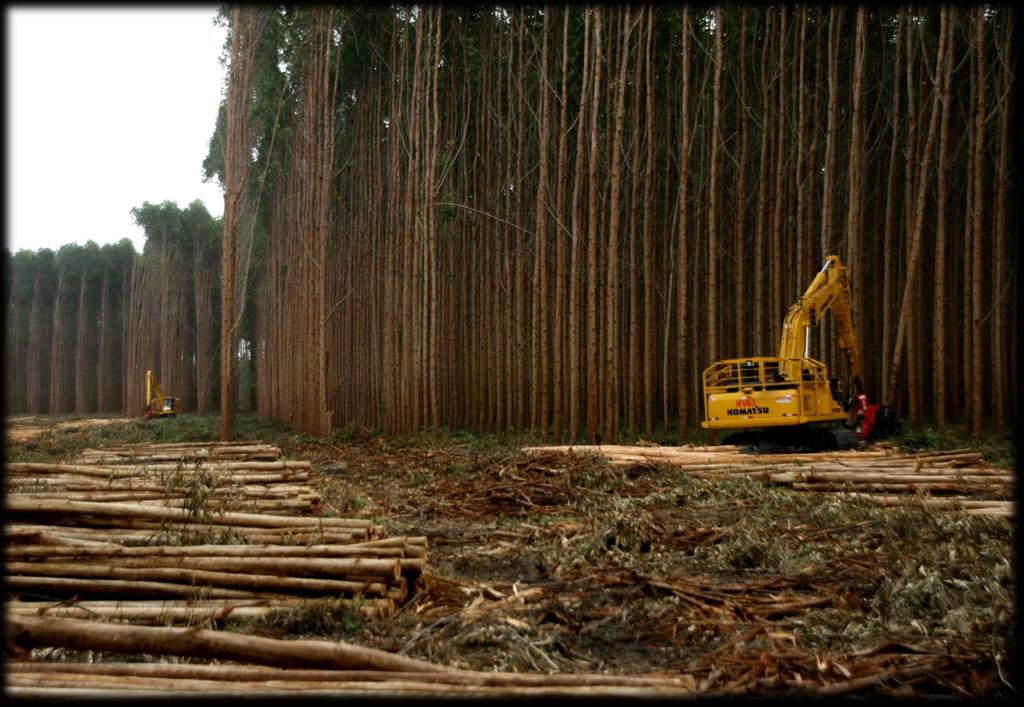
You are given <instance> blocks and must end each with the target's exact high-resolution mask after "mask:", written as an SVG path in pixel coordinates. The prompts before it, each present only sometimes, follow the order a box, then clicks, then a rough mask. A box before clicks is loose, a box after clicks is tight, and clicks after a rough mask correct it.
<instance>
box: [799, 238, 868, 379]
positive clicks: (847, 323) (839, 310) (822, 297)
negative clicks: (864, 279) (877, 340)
mask: <svg viewBox="0 0 1024 707" xmlns="http://www.w3.org/2000/svg"><path fill="white" fill-rule="evenodd" d="M829 310H831V311H832V316H833V317H834V318H835V320H836V324H837V326H838V330H839V348H841V349H842V350H843V353H844V354H845V355H846V358H847V360H848V361H849V362H850V368H851V370H852V373H853V380H854V384H855V386H856V387H857V388H858V389H860V390H863V388H864V367H863V363H862V361H861V352H860V342H859V341H858V340H857V334H856V333H855V332H854V330H853V297H852V295H851V293H850V285H849V280H848V279H847V273H846V267H845V266H844V265H843V264H842V262H840V260H839V257H838V256H835V255H830V256H828V257H827V258H826V260H825V265H824V267H822V269H821V271H820V272H819V273H818V274H817V275H815V277H814V280H812V281H811V284H810V285H809V286H808V287H807V290H806V291H805V292H804V294H803V296H802V297H800V299H798V300H797V301H796V302H795V303H794V304H793V306H792V307H790V308H789V312H788V313H787V314H786V320H785V322H784V324H783V327H782V342H781V343H780V345H779V358H780V359H787V358H810V334H811V327H813V326H816V325H817V324H818V323H819V322H820V321H821V317H822V316H823V315H824V314H825V313H826V312H828V311H829Z"/></svg>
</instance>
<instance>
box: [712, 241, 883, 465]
mask: <svg viewBox="0 0 1024 707" xmlns="http://www.w3.org/2000/svg"><path fill="white" fill-rule="evenodd" d="M828 311H831V312H832V315H833V317H835V320H836V324H837V329H838V333H839V348H841V349H842V350H843V353H845V354H846V357H847V360H848V361H849V362H850V370H851V374H852V384H853V385H852V387H853V390H852V391H851V392H852V393H853V396H852V398H851V400H852V403H849V402H848V401H844V400H843V398H842V395H841V393H840V390H839V381H838V378H835V377H830V376H829V372H828V368H827V367H826V366H825V364H824V363H822V362H821V361H817V360H815V359H813V358H811V353H810V352H811V329H812V328H813V327H814V326H816V325H817V324H818V323H819V322H820V320H821V317H822V315H824V314H825V312H828ZM703 382H704V420H703V422H701V427H703V428H704V429H707V430H712V431H718V430H729V431H732V432H733V434H731V435H730V436H729V437H728V438H726V439H725V440H723V441H724V442H725V443H727V444H736V445H738V446H752V447H756V448H758V449H761V450H764V449H766V448H768V449H771V448H772V447H780V448H791V447H804V448H812V449H836V448H848V447H855V446H857V445H858V444H859V442H860V441H862V440H867V439H870V438H872V435H873V434H874V436H883V434H886V433H889V432H892V431H893V430H894V429H896V428H897V427H898V422H896V420H895V417H894V416H893V415H892V413H891V411H890V410H889V408H888V407H886V406H881V405H868V401H867V396H866V395H865V394H864V393H863V387H864V384H863V365H862V363H861V352H860V343H859V342H858V341H857V336H856V334H855V333H854V330H853V321H852V297H851V294H850V287H849V283H848V281H847V271H846V268H845V267H844V266H843V264H842V263H841V262H840V260H839V258H838V257H837V256H835V255H830V256H828V257H827V258H826V260H825V265H824V267H823V268H822V269H821V271H820V272H819V273H818V274H817V275H816V276H815V277H814V280H813V281H812V282H811V284H810V286H808V288H807V290H806V291H805V292H804V294H803V296H802V297H800V299H798V300H797V301H796V302H795V303H794V304H793V306H792V307H790V309H789V312H788V313H787V314H786V319H785V322H784V325H783V329H782V342H781V344H780V346H779V355H778V356H777V357H774V358H772V357H751V358H737V359H729V360H724V361H717V362H715V363H713V364H711V365H710V366H708V368H706V369H705V370H704V381H703ZM851 417H852V418H853V419H854V420H855V423H856V431H855V430H854V429H850V428H848V427H846V426H845V425H846V423H847V422H848V420H849V419H850V418H851Z"/></svg>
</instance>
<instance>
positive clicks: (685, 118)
mask: <svg viewBox="0 0 1024 707" xmlns="http://www.w3.org/2000/svg"><path fill="white" fill-rule="evenodd" d="M682 33H683V46H682V53H683V68H682V71H683V90H682V96H681V97H680V100H681V102H682V109H681V113H680V121H681V122H682V127H681V130H680V139H679V201H678V204H677V209H678V210H677V212H676V218H677V222H676V228H677V229H678V235H677V239H676V263H675V265H676V267H675V275H676V281H677V282H676V292H677V293H678V294H677V298H678V299H677V301H678V303H679V304H678V310H677V312H676V341H677V346H678V348H677V354H676V375H677V376H678V377H679V378H678V382H677V384H676V396H677V403H676V404H677V405H678V409H679V417H678V425H679V436H680V438H685V437H686V435H687V432H688V429H689V426H690V405H689V398H690V384H691V380H690V378H689V376H688V370H689V366H688V365H687V357H688V354H689V353H690V341H689V321H688V320H689V304H690V303H689V290H688V288H687V279H688V274H687V273H688V270H689V261H688V260H687V247H688V245H689V238H688V230H687V227H688V225H689V217H690V210H689V203H688V187H689V183H690V52H691V49H690V8H689V6H687V5H684V6H683V28H682ZM670 287H671V285H670Z"/></svg>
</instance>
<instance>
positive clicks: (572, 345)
mask: <svg viewBox="0 0 1024 707" xmlns="http://www.w3.org/2000/svg"><path fill="white" fill-rule="evenodd" d="M1012 28H1013V17H1012V13H1008V12H1002V11H1000V10H994V9H989V10H985V9H984V8H982V7H980V6H979V7H978V8H976V9H973V10H970V11H965V10H962V9H957V8H953V7H947V8H939V7H933V8H915V7H910V6H907V7H902V8H895V9H886V10H879V11H871V10H869V9H868V8H866V7H860V8H842V7H835V8H826V9H819V8H812V7H808V6H797V7H792V8H789V7H787V8H742V7H729V8H725V9H723V8H717V9H711V10H707V11H700V12H697V11H695V10H690V9H687V8H646V7H643V8H625V7H621V8H620V7H595V8H582V7H567V8H558V9H548V10H545V11H543V12H539V11H537V12H535V11H532V10H530V9H527V8H514V9H511V10H508V11H504V10H502V9H498V10H496V11H493V12H492V11H486V12H478V13H474V12H469V11H461V10H451V11H444V12H440V11H435V10H430V11H426V12H424V13H422V14H420V15H417V16H416V17H415V21H411V20H410V18H409V17H408V16H405V15H402V14H400V13H399V14H389V13H386V12H382V13H381V14H380V15H379V17H378V21H377V22H376V23H374V24H370V23H366V26H365V27H364V29H363V30H362V31H363V33H362V34H361V35H360V36H359V41H360V42H362V43H363V46H366V47H367V49H366V51H365V54H364V55H365V56H366V57H368V59H367V60H366V61H365V62H364V63H363V65H362V66H360V67H351V70H352V71H353V72H354V73H355V74H356V76H355V77H353V76H351V75H350V76H348V77H347V78H348V80H349V81H351V82H352V89H351V94H350V95H351V98H352V101H351V103H350V104H349V106H348V113H347V116H348V117H347V119H346V120H345V121H343V122H342V123H341V124H340V125H339V140H340V144H341V145H342V146H343V147H342V148H341V149H340V150H339V153H340V154H339V158H341V159H343V160H344V162H343V165H342V166H343V169H339V182H340V191H339V193H338V194H337V196H336V197H335V201H334V205H335V209H336V213H337V217H336V219H335V222H334V229H333V231H332V244H333V245H332V246H331V247H329V248H328V253H327V258H328V260H327V263H328V265H327V270H328V272H329V273H330V276H329V278H328V281H327V291H328V295H329V296H328V307H327V309H328V310H329V319H328V322H327V352H328V353H327V361H328V366H327V371H328V377H327V383H328V394H329V397H328V405H327V407H328V409H329V410H331V411H332V414H333V420H334V423H335V424H336V425H338V424H347V423H355V424H364V425H372V426H379V427H380V428H383V429H384V430H387V431H400V430H411V429H418V428H421V427H424V426H428V425H429V426H434V427H455V428H458V427H467V428H475V429H504V428H518V429H535V430H538V431H544V432H550V433H554V434H556V435H561V436H567V437H570V438H578V437H586V438H588V439H614V438H616V437H617V436H619V435H621V434H622V433H623V432H628V433H648V434H649V433H651V432H652V431H653V430H655V429H657V428H659V427H664V426H678V427H679V428H680V429H682V430H686V429H688V428H689V427H690V426H692V425H693V424H695V422H696V421H697V420H699V418H700V415H701V407H700V389H701V385H700V380H701V378H700V377H701V371H702V370H703V368H704V367H705V366H706V365H708V364H709V363H710V362H712V361H714V360H717V359H719V358H724V357H734V356H747V355H771V354H773V353H775V351H776V348H777V345H778V344H777V342H778V340H779V337H780V335H781V326H782V320H783V316H784V314H785V311H786V308H787V307H788V306H789V305H790V304H791V303H792V302H793V301H794V300H795V299H796V298H797V297H798V296H799V295H800V294H801V293H802V291H803V289H804V288H805V287H806V285H807V284H808V283H809V282H810V279H811V278H812V277H813V274H814V273H815V272H816V270H817V269H819V268H820V265H821V263H822V262H823V258H824V256H825V255H827V254H830V253H837V254H839V255H840V256H841V257H842V258H843V260H844V262H846V263H847V265H848V267H849V269H850V272H851V279H852V283H853V289H854V317H855V326H856V328H857V332H858V334H859V337H860V340H861V341H862V342H863V343H864V349H865V351H864V354H865V355H864V359H865V363H866V366H867V375H866V379H867V385H868V388H869V390H870V391H871V392H872V394H873V396H874V397H875V398H880V399H882V400H883V401H884V402H888V403H892V404H894V405H896V407H897V409H898V411H899V412H900V414H902V415H903V416H905V417H909V420H910V422H911V423H912V424H919V423H921V422H923V421H924V420H926V419H933V420H935V421H936V422H939V423H941V424H945V423H946V422H947V421H951V420H953V421H959V420H966V421H969V422H970V423H971V425H972V426H973V428H974V430H975V431H976V432H980V430H981V427H982V425H983V424H986V423H989V422H991V423H994V424H995V425H997V426H1001V425H1005V424H1006V423H1007V421H1008V420H1009V419H1011V415H1012V411H1013V409H1014V406H1015V401H1014V396H1013V395H1012V394H1011V393H1010V390H1011V384H1012V382H1013V381H1014V380H1015V376H1016V371H1015V370H1014V368H1013V367H1011V366H1010V362H1011V360H1012V357H1013V351H1014V349H1013V346H1014V345H1015V344H1014V343H1013V341H1012V339H1013V336H1012V322H1013V321H1014V316H1015V315H1014V313H1015V307H1016V305H1015V303H1014V299H1013V297H1012V293H1013V289H1014V287H1015V281H1016V280H1015V277H1014V275H1013V272H1012V270H1011V268H1010V258H1009V255H1010V252H1011V248H1012V240H1011V233H1012V229H1010V217H1011V212H1010V211H1009V210H1008V208H1007V204H1008V198H1009V195H1010V191H1009V190H1010V188H1011V184H1010V182H1009V179H1008V166H1009V164H1010V162H1009V160H1010V159H1011V156H1010V154H1009V150H1010V146H1009V143H1008V142H1007V140H1006V137H1005V131H1006V129H1007V125H1008V120H1009V111H1010V101H1009V91H1010V87H1011V82H1012V64H1011V62H1010V54H1009V52H1010V47H1011V44H1010V41H1011V37H1012ZM296 314H297V313H296V312H294V311H292V312H290V313H289V316H295V315H296ZM822 329H823V332H822V336H821V337H820V340H819V341H816V342H815V346H814V350H813V351H812V355H813V356H815V357H817V358H820V359H822V360H824V361H826V362H827V363H828V364H830V365H831V366H833V367H834V368H835V369H836V370H837V371H838V372H839V373H840V374H841V375H842V376H843V377H844V378H845V377H846V376H847V375H848V371H847V369H846V366H845V362H844V361H841V360H840V356H839V355H838V351H837V348H836V345H835V338H834V336H832V332H831V327H830V325H829V324H828V322H827V320H826V326H824V327H822ZM268 335H269V334H264V336H268ZM939 352H942V354H941V355H940V353H939ZM282 363H283V362H281V361H278V363H275V362H274V358H272V357H271V356H269V355H267V356H266V357H265V358H264V359H261V360H258V362H257V366H260V365H262V366H264V367H265V369H270V368H274V367H275V366H278V367H279V366H280V365H281V364H282ZM267 375H269V376H270V377H271V379H274V377H275V376H276V375H277V374H275V373H273V372H271V371H267ZM285 380H287V379H285ZM313 392H314V391H313V390H312V389H310V390H308V391H307V394H312V393H313ZM268 412H270V411H269V410H268ZM271 414H273V413H271Z"/></svg>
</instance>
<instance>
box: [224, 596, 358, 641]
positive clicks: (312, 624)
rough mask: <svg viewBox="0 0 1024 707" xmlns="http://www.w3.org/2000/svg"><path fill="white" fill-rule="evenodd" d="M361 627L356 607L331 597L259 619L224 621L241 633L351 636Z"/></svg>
mask: <svg viewBox="0 0 1024 707" xmlns="http://www.w3.org/2000/svg"><path fill="white" fill-rule="evenodd" d="M357 605H358V604H357ZM362 627H363V617H362V616H361V615H360V614H359V611H358V609H354V608H352V607H351V606H350V605H347V604H342V603H340V602H336V601H333V600H331V599H320V600H315V601H305V602H303V603H302V604H300V605H299V606H297V607H295V608H294V609H279V610H277V611H272V612H270V613H269V614H267V615H266V616H264V617H262V618H260V619H249V620H246V619H243V620H236V621H230V620H229V623H228V628H237V629H238V630H240V631H243V632H245V633H253V632H259V631H260V630H270V631H273V632H274V633H284V634H286V635H292V636H331V637H338V636H352V635H354V634H355V633H357V632H358V631H359V630H360V629H361V628H362Z"/></svg>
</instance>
